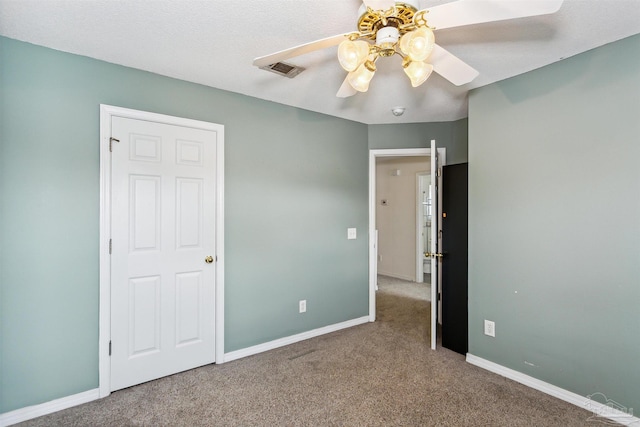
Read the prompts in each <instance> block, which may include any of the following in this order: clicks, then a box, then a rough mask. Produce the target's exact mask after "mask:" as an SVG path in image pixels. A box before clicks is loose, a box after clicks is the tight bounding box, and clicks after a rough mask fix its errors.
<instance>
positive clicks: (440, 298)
mask: <svg viewBox="0 0 640 427" xmlns="http://www.w3.org/2000/svg"><path fill="white" fill-rule="evenodd" d="M441 300H442V294H441V293H440V292H438V301H441ZM109 345H111V343H109ZM109 354H111V353H109Z"/></svg>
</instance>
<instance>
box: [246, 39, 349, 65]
mask: <svg viewBox="0 0 640 427" xmlns="http://www.w3.org/2000/svg"><path fill="white" fill-rule="evenodd" d="M350 34H352V33H345V34H338V35H337V36H331V37H327V38H324V39H320V40H316V41H314V42H310V43H305V44H301V45H299V46H295V47H291V48H289V49H285V50H281V51H280V52H276V53H272V54H270V55H266V56H261V57H258V58H256V59H254V60H253V65H255V66H256V67H264V66H266V65H271V64H275V63H276V62H280V61H284V60H285V59H289V58H293V57H294V56H300V55H304V54H305V53H309V52H313V51H316V50H320V49H326V48H328V47H331V46H335V45H338V44H340V42H342V41H343V40H346V39H347V38H348V36H349V35H350Z"/></svg>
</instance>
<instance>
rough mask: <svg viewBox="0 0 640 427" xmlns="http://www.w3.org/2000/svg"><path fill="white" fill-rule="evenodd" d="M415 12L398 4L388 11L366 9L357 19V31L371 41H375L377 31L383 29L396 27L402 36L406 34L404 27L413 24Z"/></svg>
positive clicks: (411, 7) (410, 7) (412, 8)
mask: <svg viewBox="0 0 640 427" xmlns="http://www.w3.org/2000/svg"><path fill="white" fill-rule="evenodd" d="M416 12H417V9H416V8H415V7H413V6H411V5H409V4H405V3H400V2H398V3H396V5H395V6H394V7H392V8H390V9H388V10H372V9H369V8H368V9H367V10H366V11H365V12H364V13H363V14H362V16H361V17H360V19H358V31H359V32H360V33H361V34H367V36H366V37H367V38H369V39H371V40H375V39H376V34H377V32H378V30H379V29H380V28H384V27H396V28H397V29H398V30H399V31H400V35H402V34H404V33H406V32H407V30H405V29H404V27H407V26H411V24H412V23H413V16H414V15H415V13H416Z"/></svg>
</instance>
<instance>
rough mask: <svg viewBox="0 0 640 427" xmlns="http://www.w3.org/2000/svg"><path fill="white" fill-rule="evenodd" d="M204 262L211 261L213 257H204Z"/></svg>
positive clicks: (209, 262) (208, 262)
mask: <svg viewBox="0 0 640 427" xmlns="http://www.w3.org/2000/svg"><path fill="white" fill-rule="evenodd" d="M204 262H206V263H207V264H211V263H212V262H213V257H212V256H211V255H209V256H208V257H206V258H205V259H204Z"/></svg>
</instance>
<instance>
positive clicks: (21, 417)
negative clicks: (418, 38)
mask: <svg viewBox="0 0 640 427" xmlns="http://www.w3.org/2000/svg"><path fill="white" fill-rule="evenodd" d="M99 398H100V390H99V389H97V388H94V389H92V390H88V391H84V392H82V393H78V394H73V395H71V396H66V397H61V398H60V399H54V400H50V401H49V402H45V403H41V404H39V405H32V406H27V407H25V408H20V409H16V410H15V411H11V412H5V413H4V414H0V426H10V425H13V424H17V423H21V422H23V421H27V420H32V419H34V418H37V417H41V416H43V415H48V414H52V413H54V412H58V411H62V410H63V409H68V408H72V407H74V406H78V405H82V404H83V403H87V402H91V401H93V400H97V399H99Z"/></svg>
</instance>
